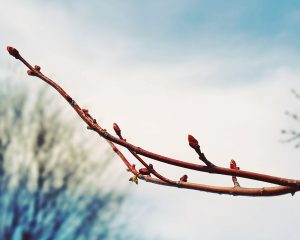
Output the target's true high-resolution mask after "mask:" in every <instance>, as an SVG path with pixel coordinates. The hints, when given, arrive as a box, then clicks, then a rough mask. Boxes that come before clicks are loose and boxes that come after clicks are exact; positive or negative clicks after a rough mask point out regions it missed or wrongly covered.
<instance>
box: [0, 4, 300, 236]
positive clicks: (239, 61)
mask: <svg viewBox="0 0 300 240" xmlns="http://www.w3.org/2000/svg"><path fill="white" fill-rule="evenodd" d="M0 3H1V1H0ZM3 4H4V1H2V4H1V5H2V6H3ZM5 6H6V7H5V8H1V10H0V32H1V36H2V38H1V40H0V43H1V46H2V49H4V46H5V45H7V44H12V45H15V46H16V47H18V48H19V50H20V51H21V52H22V53H24V56H26V57H28V58H29V59H30V61H32V62H33V63H34V64H35V63H38V64H40V65H41V66H42V70H45V72H46V73H47V74H49V75H50V76H52V77H53V78H55V79H56V80H57V81H58V82H59V83H60V84H61V85H62V86H64V87H65V89H66V90H67V91H69V92H70V93H71V94H72V95H73V96H74V97H75V99H77V101H78V102H79V103H81V104H83V106H85V107H88V108H90V110H91V112H92V113H94V115H95V116H98V117H99V118H100V122H101V124H103V126H105V127H107V128H109V129H111V127H110V126H111V125H112V123H113V122H114V121H116V122H118V123H119V124H120V126H121V127H122V129H123V132H124V134H125V136H126V138H127V139H128V140H130V141H132V142H133V143H135V144H137V145H139V146H142V147H145V148H147V149H152V150H154V151H157V152H159V153H162V154H166V155H170V156H173V157H176V158H181V159H184V160H187V161H194V162H197V159H196V156H195V155H194V153H193V152H192V151H191V150H190V149H189V147H188V144H187V139H186V138H187V134H188V133H192V134H193V135H195V137H197V138H198V139H199V142H200V144H201V146H202V147H203V150H204V151H205V152H206V154H207V156H208V157H209V158H210V159H212V161H213V162H215V163H216V164H219V165H228V163H229V160H230V159H231V158H235V159H236V160H237V162H238V164H239V165H240V166H241V168H243V169H249V170H253V171H259V172H266V173H272V174H276V175H280V176H287V177H295V178H297V177H299V172H298V171H297V169H299V167H300V163H299V161H298V156H299V152H297V151H295V150H293V149H292V147H291V146H287V145H282V144H281V143H280V142H279V141H278V140H279V139H280V137H281V136H280V133H279V131H280V129H281V128H282V127H286V126H288V124H289V122H288V119H287V118H285V116H283V112H284V110H286V109H287V108H290V106H291V108H292V109H293V107H295V108H296V107H297V104H296V102H293V100H291V99H292V96H291V94H289V89H290V88H294V87H295V88H297V87H298V86H299V85H298V79H299V76H300V72H299V70H297V68H296V66H295V63H294V62H293V61H294V60H295V59H296V60H297V61H299V59H298V58H297V57H296V56H294V55H293V54H291V52H288V53H285V52H284V51H283V50H274V51H273V50H272V51H263V50H262V48H261V46H257V48H255V47H251V48H249V47H245V46H240V47H239V48H236V49H234V50H232V49H229V50H226V49H224V50H223V51H221V52H217V51H214V50H211V53H210V51H209V50H206V51H205V53H204V54H202V55H200V50H201V49H198V50H197V51H195V53H189V54H187V55H185V56H180V55H177V56H176V57H175V58H172V57H169V58H163V59H161V60H159V59H158V60H157V62H155V61H153V58H151V59H147V58H144V57H145V56H150V55H151V52H150V51H151V49H150V50H149V49H141V45H139V40H138V39H136V38H134V37H132V38H130V37H128V35H126V36H124V35H123V34H122V33H119V32H112V31H108V30H107V28H99V29H95V28H89V26H87V25H86V24H87V23H88V21H87V20H84V21H81V19H80V16H79V18H75V16H74V15H72V14H71V13H69V12H68V13H67V12H64V11H63V10H62V9H60V8H58V5H57V6H56V5H47V8H43V5H38V4H36V3H35V2H32V1H26V2H25V1H9V2H5ZM12 9H13V11H12ZM12 12H13V15H12ZM91 29H93V31H92V32H91ZM178 52H180V50H178ZM170 55H172V53H170ZM195 55H198V56H195ZM157 57H158V55H157ZM0 58H1V63H4V62H6V61H14V60H12V59H11V57H8V56H7V55H5V54H4V53H3V51H2V54H1V55H0ZM166 59H167V60H166ZM13 64H19V63H16V62H14V63H13ZM24 78H25V77H24ZM224 79H225V80H224ZM243 79H247V81H243ZM30 80H31V83H30V84H32V86H37V85H40V84H41V83H40V82H38V81H37V80H36V79H34V80H32V79H30ZM26 84H27V83H26ZM28 84H29V83H28ZM49 91H52V90H50V89H49ZM52 92H53V91H52ZM53 96H55V97H57V98H58V96H57V95H55V94H53ZM66 107H67V105H66ZM67 111H69V110H67ZM71 113H72V112H71V110H70V114H71ZM82 131H84V128H83V130H82ZM152 162H154V161H152ZM155 166H157V168H158V169H159V170H161V171H162V172H163V173H168V174H170V176H172V177H176V178H177V177H178V176H180V174H182V172H184V171H185V170H183V171H182V170H181V171H178V170H173V168H167V167H164V166H163V165H162V164H160V163H155ZM120 168H123V166H122V165H121V163H120ZM189 176H190V179H191V180H193V179H195V180H197V179H198V180H201V181H202V182H204V183H214V184H221V185H230V184H231V182H230V178H226V177H220V176H209V175H205V174H202V173H195V172H190V173H189ZM124 181H127V179H124ZM241 182H243V183H245V184H247V185H248V184H250V183H249V182H248V181H242V180H241ZM112 187H113V186H112ZM134 187H135V186H134ZM133 191H135V197H136V198H137V201H138V202H139V199H140V203H142V204H143V205H144V206H147V205H148V206H149V205H150V206H152V207H153V209H151V211H150V212H149V214H148V215H147V217H144V218H142V217H141V218H140V219H139V221H140V223H141V226H140V227H141V229H142V230H141V231H144V232H146V233H147V232H149V235H150V236H151V233H155V234H157V236H158V237H159V238H161V239H199V238H206V239H207V238H208V239H220V238H223V239H227V238H230V239H241V238H243V239H247V236H251V239H271V238H272V239H281V238H282V237H283V236H284V234H286V232H289V233H290V234H291V239H296V234H297V233H295V231H296V230H295V224H294V223H293V222H296V220H297V219H298V218H299V214H298V213H299V211H297V210H298V204H297V203H296V202H297V200H299V197H298V196H297V194H296V196H295V197H294V198H291V197H290V196H284V197H278V198H268V199H253V198H243V197H241V198H240V197H227V196H217V195H212V194H206V193H201V192H192V191H180V190H177V189H167V188H162V187H158V186H153V185H149V184H141V185H140V186H139V187H138V188H137V189H136V188H134V190H133ZM136 208H139V206H136ZM287 213H289V215H288V214H287ZM278 216H280V219H281V221H280V222H279V220H278ZM282 222H286V223H289V222H290V223H291V224H282ZM262 228H263V229H264V230H263V231H262ZM248 239H250V237H248Z"/></svg>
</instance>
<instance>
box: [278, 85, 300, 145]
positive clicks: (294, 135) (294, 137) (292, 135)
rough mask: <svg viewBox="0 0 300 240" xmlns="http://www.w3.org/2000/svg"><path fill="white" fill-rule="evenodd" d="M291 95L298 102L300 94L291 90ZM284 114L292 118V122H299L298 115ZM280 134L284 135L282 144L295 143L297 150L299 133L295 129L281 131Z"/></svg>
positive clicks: (292, 113)
mask: <svg viewBox="0 0 300 240" xmlns="http://www.w3.org/2000/svg"><path fill="white" fill-rule="evenodd" d="M292 94H293V95H294V96H295V98H296V99H297V100H299V101H300V94H299V93H298V92H297V91H296V90H294V89H292ZM285 114H286V115H287V116H288V117H290V118H292V119H293V120H295V121H297V122H300V117H299V114H297V113H295V112H289V111H286V112H285ZM281 133H282V134H284V135H285V136H286V139H285V140H283V142H285V143H290V142H294V143H295V148H299V147H300V141H299V140H300V131H299V130H297V129H291V130H287V129H283V130H281Z"/></svg>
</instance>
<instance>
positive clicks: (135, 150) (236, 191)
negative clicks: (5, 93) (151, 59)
mask: <svg viewBox="0 0 300 240" xmlns="http://www.w3.org/2000/svg"><path fill="white" fill-rule="evenodd" d="M7 50H8V52H9V53H10V55H12V56H13V57H15V58H16V59H18V60H20V61H21V62H22V63H23V64H25V65H26V66H27V68H28V69H29V70H28V74H29V75H30V76H36V77H38V78H40V79H42V80H43V81H45V82H46V83H47V84H49V85H50V86H52V87H53V88H54V89H55V90H57V91H58V92H59V93H60V94H61V95H62V96H63V97H64V98H65V99H66V100H67V102H68V103H69V104H70V105H71V106H72V107H73V109H74V110H75V111H76V112H77V114H78V115H79V116H80V117H81V119H82V120H83V121H84V122H85V123H86V124H87V125H88V128H89V129H91V130H94V131H95V132H97V133H98V134H99V135H100V136H101V137H103V138H105V139H106V140H107V142H108V143H109V144H110V146H111V147H112V149H113V150H114V151H115V152H116V153H117V155H118V156H119V157H120V158H121V159H122V161H123V162H124V164H125V165H126V166H127V168H128V169H129V170H130V171H131V172H132V173H133V174H134V176H135V177H136V178H139V179H142V180H145V181H147V182H152V183H155V184H160V185H165V186H176V187H179V188H186V189H194V190H200V191H206V192H212V193H218V194H230V195H240V196H277V195H282V194H287V193H291V194H292V195H293V194H294V193H295V192H297V191H300V180H292V179H286V178H280V177H275V176H270V175H266V174H260V173H255V172H248V171H243V170H240V169H236V168H235V169H230V168H223V167H218V166H216V165H214V164H212V163H211V162H210V161H208V160H207V159H206V157H205V155H204V154H203V153H202V152H201V151H200V146H199V144H198V141H197V140H196V139H195V138H193V137H192V138H191V137H190V136H191V135H190V136H189V143H190V146H191V147H192V148H194V149H195V151H196V152H197V153H198V155H199V158H200V160H202V161H203V162H204V163H205V164H206V166H203V165H198V164H194V163H189V162H185V161H181V160H177V159H173V158H170V157H166V156H162V155H159V154H156V153H153V152H150V151H147V150H145V149H142V148H140V147H137V146H135V145H133V144H131V143H129V142H127V141H126V140H125V139H123V138H122V137H120V136H121V135H120V136H119V134H118V131H116V133H117V135H118V136H119V138H116V137H114V136H113V135H111V134H110V133H108V132H107V131H106V129H103V128H102V127H100V125H99V124H98V123H97V121H96V119H94V118H93V117H92V116H91V115H90V113H89V112H88V111H87V110H86V109H82V108H80V106H79V105H78V104H77V103H76V102H75V101H74V100H73V99H72V98H71V97H70V96H69V95H68V94H67V93H66V92H65V91H64V90H63V88H61V87H60V86H59V85H58V84H57V83H55V82H54V81H53V80H51V79H50V78H48V77H46V76H45V75H44V74H42V73H41V71H40V70H41V68H40V67H39V66H37V65H36V66H35V67H33V66H32V65H30V64H29V63H28V62H27V61H26V60H25V59H24V58H23V57H22V56H21V55H20V53H19V52H18V51H17V50H16V49H15V48H12V47H7ZM120 133H121V132H120ZM190 138H191V139H190ZM190 140H191V141H190ZM194 140H196V141H194ZM115 144H117V145H120V146H123V147H125V148H127V149H128V150H129V151H130V152H131V153H132V154H133V156H134V157H136V158H137V159H138V160H139V161H140V162H141V163H142V164H143V163H144V164H143V165H144V166H145V167H146V168H147V169H148V170H149V172H151V173H152V174H153V175H155V176H156V177H157V178H158V179H156V178H152V177H150V176H145V175H143V174H140V173H139V172H137V170H136V169H135V168H134V167H133V165H131V164H130V163H129V161H128V160H127V159H126V158H125V156H124V155H123V154H122V153H121V152H120V151H119V150H118V148H117V147H116V145H115ZM197 145H198V146H199V147H198V146H197ZM139 155H142V156H145V157H148V158H151V159H154V160H157V161H160V162H163V163H166V164H170V165H174V166H178V167H182V168H186V169H192V170H196V171H201V172H207V173H213V174H221V175H229V176H232V177H236V176H238V177H242V178H248V179H253V180H256V181H262V182H267V183H273V184H277V185H280V186H276V187H266V188H242V187H237V186H236V185H237V184H238V182H237V180H236V182H237V183H235V187H231V188H228V187H227V188H226V187H219V186H208V185H203V184H196V183H191V182H186V181H187V177H186V178H183V177H184V176H183V177H182V178H181V179H182V180H181V181H178V182H176V184H175V182H174V181H172V180H169V179H167V178H165V177H163V176H162V175H160V174H158V173H157V172H156V171H155V170H154V169H153V167H152V168H151V167H150V165H148V164H147V163H146V162H144V161H143V160H142V158H141V157H140V156H139Z"/></svg>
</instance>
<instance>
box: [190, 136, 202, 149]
mask: <svg viewBox="0 0 300 240" xmlns="http://www.w3.org/2000/svg"><path fill="white" fill-rule="evenodd" d="M188 141H189V145H190V146H191V148H194V149H195V150H198V149H200V146H199V143H198V141H197V139H196V138H194V137H193V136H192V135H188Z"/></svg>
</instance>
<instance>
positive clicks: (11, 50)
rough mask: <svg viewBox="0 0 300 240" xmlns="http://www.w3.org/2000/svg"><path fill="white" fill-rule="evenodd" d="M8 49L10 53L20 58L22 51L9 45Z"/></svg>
mask: <svg viewBox="0 0 300 240" xmlns="http://www.w3.org/2000/svg"><path fill="white" fill-rule="evenodd" d="M6 49H7V51H8V53H9V54H10V55H12V56H13V57H14V58H15V59H20V53H19V51H18V50H17V49H15V48H14V47H10V46H7V48H6Z"/></svg>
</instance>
